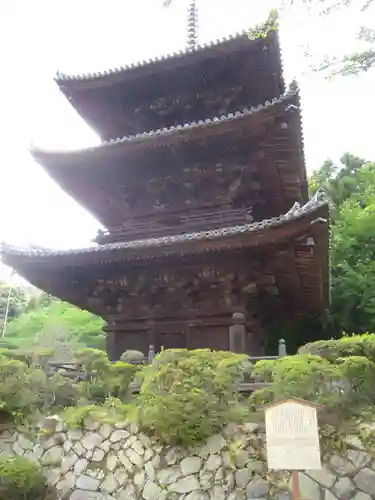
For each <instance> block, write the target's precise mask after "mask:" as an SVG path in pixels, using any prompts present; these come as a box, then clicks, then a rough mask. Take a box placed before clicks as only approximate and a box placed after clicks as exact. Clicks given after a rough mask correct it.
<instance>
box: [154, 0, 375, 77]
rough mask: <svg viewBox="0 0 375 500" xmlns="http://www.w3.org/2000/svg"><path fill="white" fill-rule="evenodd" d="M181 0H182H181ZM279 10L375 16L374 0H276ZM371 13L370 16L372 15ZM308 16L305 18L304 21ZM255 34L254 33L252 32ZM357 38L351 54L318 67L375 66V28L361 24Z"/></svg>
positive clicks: (336, 70)
mask: <svg viewBox="0 0 375 500" xmlns="http://www.w3.org/2000/svg"><path fill="white" fill-rule="evenodd" d="M177 1H179V0H164V5H165V6H168V5H170V4H171V3H172V2H177ZM180 1H181V0H180ZM248 1H249V2H250V1H252V2H254V3H255V2H256V1H257V0H248ZM258 2H259V0H258ZM277 7H278V11H279V12H280V13H281V15H282V16H283V17H291V15H292V14H293V13H294V12H298V9H300V8H301V7H304V8H305V9H308V10H310V11H313V12H315V13H317V14H319V15H322V16H329V15H330V14H333V13H334V12H337V11H338V10H340V9H348V8H355V10H356V11H357V12H358V13H367V12H368V19H375V13H373V8H374V7H375V0H279V2H278V5H277ZM372 14H373V17H371V16H372ZM309 21H310V19H309V18H308V17H307V21H306V22H309ZM269 29H273V26H272V25H270V23H269V22H266V23H265V25H264V26H263V27H262V28H260V29H257V30H256V32H257V33H258V36H264V34H265V33H266V32H267V30H269ZM252 34H254V33H252ZM357 38H358V41H359V42H360V43H361V45H362V48H361V49H360V50H357V51H354V52H352V53H349V54H346V55H345V56H344V57H343V58H326V59H325V60H324V61H323V62H322V63H321V64H319V65H318V67H317V69H319V70H327V69H329V70H330V72H331V73H333V74H341V75H349V74H357V73H360V72H363V71H368V70H370V69H371V68H372V67H374V66H375V29H374V28H372V27H370V26H367V25H366V26H361V27H360V29H359V31H358V33H357Z"/></svg>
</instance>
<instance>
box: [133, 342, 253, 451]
mask: <svg viewBox="0 0 375 500" xmlns="http://www.w3.org/2000/svg"><path fill="white" fill-rule="evenodd" d="M248 365H249V362H248V358H247V356H246V355H238V354H234V353H231V352H225V351H210V350H208V349H199V350H195V351H188V350H185V349H171V350H168V351H164V352H162V353H161V354H159V355H157V356H156V358H155V360H154V362H153V363H152V364H151V365H148V366H147V367H146V368H145V370H144V373H143V383H142V386H141V392H140V398H139V403H140V424H141V427H142V428H143V429H144V430H145V431H146V432H148V433H149V434H151V435H153V436H157V437H158V438H159V439H160V440H161V441H162V442H164V443H166V444H178V445H184V446H189V445H194V444H195V443H197V442H200V441H202V440H203V439H205V438H207V437H208V436H210V435H212V434H215V433H216V432H218V431H219V430H220V429H221V428H222V427H223V426H225V425H226V424H227V423H228V422H229V421H231V420H233V419H234V418H235V417H236V416H237V415H236V414H235V412H236V411H238V410H239V408H240V406H239V404H238V403H239V398H238V393H237V389H236V382H237V381H239V380H241V379H243V376H244V372H245V370H246V369H247V367H248Z"/></svg>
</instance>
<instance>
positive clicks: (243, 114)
mask: <svg viewBox="0 0 375 500" xmlns="http://www.w3.org/2000/svg"><path fill="white" fill-rule="evenodd" d="M298 92H299V89H298V85H297V83H296V82H295V81H293V82H292V83H291V84H290V85H289V88H288V90H287V92H285V94H283V95H282V96H280V97H279V98H275V99H272V101H266V102H265V103H263V104H259V105H258V106H252V107H250V108H244V109H242V110H241V111H236V112H235V113H229V114H227V115H221V116H216V117H214V118H207V119H206V120H198V121H194V122H191V123H185V124H184V125H177V126H176V127H168V128H163V129H157V130H151V131H149V132H144V133H142V134H135V135H129V136H125V137H121V138H117V139H113V140H110V141H103V142H102V143H101V144H99V145H98V146H92V147H89V148H84V149H77V150H71V151H58V150H57V151H56V150H46V149H43V148H38V147H36V146H33V147H32V148H31V154H32V155H33V156H34V157H35V158H36V159H38V156H39V155H40V156H47V155H61V157H64V156H74V155H80V154H82V153H90V152H94V151H98V150H103V149H106V148H111V147H114V146H118V145H124V144H129V143H136V142H142V141H147V140H152V139H154V138H156V137H161V136H164V137H167V136H171V135H173V134H178V133H181V132H185V131H188V130H189V131H190V130H193V129H198V128H201V129H204V128H206V127H212V126H215V125H217V124H219V123H223V122H228V121H235V120H241V119H244V118H247V117H249V116H251V115H256V114H257V113H261V112H263V111H267V110H270V109H272V108H273V107H275V106H277V105H280V104H283V103H287V102H288V101H289V100H291V99H293V98H295V97H297V96H298Z"/></svg>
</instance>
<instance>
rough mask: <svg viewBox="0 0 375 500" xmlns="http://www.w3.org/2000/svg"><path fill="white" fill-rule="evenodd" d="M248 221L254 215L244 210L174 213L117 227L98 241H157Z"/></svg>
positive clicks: (99, 235) (99, 234)
mask: <svg viewBox="0 0 375 500" xmlns="http://www.w3.org/2000/svg"><path fill="white" fill-rule="evenodd" d="M246 222H252V219H251V216H250V213H249V212H248V211H247V210H246V209H243V208H241V209H233V210H227V211H222V212H211V213H201V214H190V215H187V214H183V213H182V214H181V213H180V214H179V213H170V214H165V215H160V216H159V217H158V218H155V217H154V218H153V219H151V220H150V219H148V220H145V221H144V222H143V221H139V220H136V219H135V220H132V221H129V223H128V225H126V226H122V227H114V228H111V229H110V230H109V231H99V233H98V235H97V237H96V239H95V241H96V242H97V243H99V244H104V243H109V242H114V241H127V240H130V239H138V238H145V237H147V238H153V237H156V236H161V235H162V236H170V235H173V234H175V233H176V232H177V231H180V232H181V231H192V232H193V231H199V230H202V229H203V230H204V229H205V228H210V229H215V228H216V227H223V226H225V225H229V224H230V225H233V224H244V223H246Z"/></svg>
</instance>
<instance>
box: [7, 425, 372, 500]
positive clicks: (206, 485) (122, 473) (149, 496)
mask: <svg viewBox="0 0 375 500" xmlns="http://www.w3.org/2000/svg"><path fill="white" fill-rule="evenodd" d="M47 424H48V428H49V432H48V433H47V434H46V435H44V436H41V437H39V438H35V437H34V438H33V439H31V438H30V437H26V435H25V434H20V433H18V434H17V433H13V434H11V433H10V432H4V433H2V435H1V436H0V455H3V456H4V455H7V456H16V455H23V456H25V457H27V458H29V459H32V460H35V461H37V462H39V463H40V464H41V465H42V466H43V468H44V470H45V473H46V476H47V478H48V480H49V482H50V483H51V484H53V485H55V486H56V488H57V490H58V493H59V498H60V499H63V500H127V499H128V500H130V499H132V500H134V499H143V500H156V499H162V500H173V499H174V500H225V499H226V500H245V499H254V500H255V499H257V500H262V499H270V498H273V499H276V500H288V499H290V498H291V496H290V492H289V487H290V474H289V473H287V472H285V473H272V472H271V473H270V472H268V471H267V468H266V464H265V460H264V459H265V457H264V434H263V430H262V428H261V427H260V426H258V425H256V424H245V425H242V426H234V425H230V426H228V427H227V428H226V429H225V430H224V431H223V433H222V434H219V435H215V436H212V437H211V438H209V439H208V440H207V442H206V443H205V444H204V445H202V446H199V447H197V448H195V449H189V450H182V449H178V448H173V447H162V446H160V445H159V444H157V443H156V442H153V441H152V440H151V439H150V438H148V437H147V436H145V435H143V434H141V433H139V432H138V430H137V428H136V426H135V425H134V424H128V423H118V424H117V425H115V426H111V425H108V424H105V425H100V424H98V423H94V422H88V423H87V425H86V428H85V430H84V431H82V430H68V429H66V428H64V425H63V424H62V423H61V422H60V421H59V420H58V419H57V418H55V417H51V418H49V419H47ZM369 430H370V432H371V431H374V432H375V425H374V426H373V427H372V428H371V426H369ZM347 445H348V450H347V452H345V456H343V457H339V456H336V455H332V456H331V457H329V458H328V459H327V460H326V463H325V466H324V468H323V469H322V470H320V471H306V472H303V473H300V484H301V490H302V500H304V499H305V500H307V499H309V500H335V499H340V500H352V499H353V500H370V499H375V461H374V459H373V457H372V456H371V455H370V454H369V453H368V452H366V451H365V446H364V444H363V443H362V442H361V440H360V439H359V438H358V437H354V436H351V437H348V439H347Z"/></svg>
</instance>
